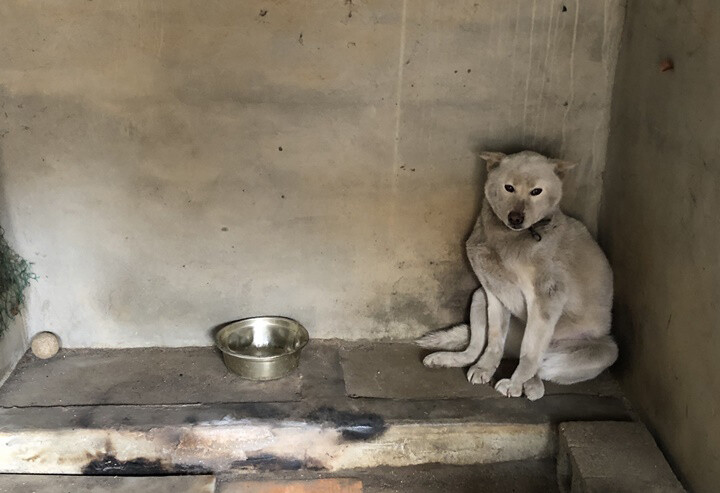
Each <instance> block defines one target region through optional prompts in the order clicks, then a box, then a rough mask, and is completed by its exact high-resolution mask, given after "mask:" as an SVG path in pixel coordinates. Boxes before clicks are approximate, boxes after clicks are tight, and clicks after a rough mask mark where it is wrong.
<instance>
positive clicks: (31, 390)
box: [0, 347, 301, 407]
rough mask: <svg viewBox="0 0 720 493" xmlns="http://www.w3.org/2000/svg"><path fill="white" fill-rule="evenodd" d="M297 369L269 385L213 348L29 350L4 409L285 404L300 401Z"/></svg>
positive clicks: (0, 400) (3, 394)
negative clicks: (243, 374) (229, 365)
mask: <svg viewBox="0 0 720 493" xmlns="http://www.w3.org/2000/svg"><path fill="white" fill-rule="evenodd" d="M300 386H301V376H300V373H299V372H298V371H296V372H294V373H292V374H291V375H289V376H287V377H285V378H283V379H281V380H274V381H270V382H253V381H250V380H244V379H242V378H240V377H239V376H237V375H235V374H233V373H231V372H230V371H228V370H227V369H226V368H225V365H224V364H223V362H222V357H221V355H220V353H219V352H218V351H216V350H214V349H213V348H209V347H206V348H181V349H160V348H147V349H146V348H143V349H112V350H98V349H93V350H84V349H74V350H62V351H61V352H60V353H58V355H57V356H55V357H54V358H52V359H49V360H41V359H38V358H36V357H34V356H33V355H32V354H31V353H30V352H28V353H27V354H26V355H25V356H24V357H23V359H22V360H21V361H20V362H19V363H18V366H17V368H16V369H15V371H14V372H13V373H12V375H11V376H10V378H8V380H7V382H5V385H3V386H2V388H0V406H3V407H27V406H68V405H107V404H193V403H208V402H267V401H272V402H283V401H297V400H299V399H300Z"/></svg>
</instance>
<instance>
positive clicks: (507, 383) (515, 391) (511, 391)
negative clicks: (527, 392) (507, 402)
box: [495, 378, 523, 397]
mask: <svg viewBox="0 0 720 493" xmlns="http://www.w3.org/2000/svg"><path fill="white" fill-rule="evenodd" d="M495 390H497V391H498V392H500V393H501V394H502V395H504V396H505V397H520V396H521V395H522V392H523V386H522V384H521V383H517V382H514V381H513V380H512V379H511V378H503V379H502V380H500V381H499V382H498V383H497V384H495Z"/></svg>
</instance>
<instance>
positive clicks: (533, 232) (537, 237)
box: [528, 217, 552, 241]
mask: <svg viewBox="0 0 720 493" xmlns="http://www.w3.org/2000/svg"><path fill="white" fill-rule="evenodd" d="M550 221H552V219H551V218H549V217H546V218H545V219H540V220H539V221H538V222H536V223H535V224H533V225H532V226H530V227H529V228H528V231H530V235H532V237H533V238H535V241H540V240H542V236H540V233H538V232H537V228H541V227H543V226H547V225H548V224H550Z"/></svg>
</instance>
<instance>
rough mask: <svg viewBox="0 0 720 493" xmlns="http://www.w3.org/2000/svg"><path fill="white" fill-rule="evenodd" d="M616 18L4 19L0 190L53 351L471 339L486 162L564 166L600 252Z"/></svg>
mask: <svg viewBox="0 0 720 493" xmlns="http://www.w3.org/2000/svg"><path fill="white" fill-rule="evenodd" d="M623 3H624V2H623V1H622V0H606V1H604V2H601V1H593V2H580V1H579V0H575V1H570V0H568V1H567V2H561V1H555V0H535V1H532V2H530V1H525V0H515V1H503V2H498V1H492V0H475V1H454V2H437V1H430V0H417V1H395V0H384V1H380V0H378V1H360V0H334V1H331V0H322V1H320V0H312V1H305V2H289V1H275V0H267V1H264V2H236V1H230V0H222V1H205V2H196V1H188V0H184V1H183V0H178V1H172V2H170V1H167V2H163V1H161V0H157V1H129V0H117V1H112V2H100V1H94V2H93V1H86V0H82V1H80V0H67V1H63V2H55V1H37V2H24V1H19V0H6V1H3V2H2V3H1V4H0V23H2V25H1V26H0V97H1V98H2V102H3V108H2V112H3V113H4V114H3V113H0V128H1V129H2V131H1V132H0V133H1V134H2V136H3V137H2V140H0V144H1V145H2V147H3V151H4V164H3V176H4V180H5V183H4V184H3V186H4V187H5V190H6V196H7V198H8V202H9V205H10V214H11V215H12V217H13V220H14V222H15V224H16V226H17V240H18V248H19V250H20V251H21V253H22V254H23V255H25V256H26V257H28V258H29V259H30V260H32V261H34V262H35V263H36V270H37V271H38V273H39V274H40V275H41V280H40V281H39V282H38V283H36V284H35V286H34V288H33V292H32V293H31V300H30V306H29V313H28V321H29V324H30V331H31V332H33V333H34V332H37V331H40V330H53V331H55V332H57V333H58V334H60V336H61V337H62V339H63V341H64V344H65V345H66V346H152V345H169V346H179V345H195V344H208V343H209V342H210V339H209V335H208V333H209V330H210V329H211V328H212V327H213V326H215V325H216V324H220V323H222V322H224V321H227V320H231V319H234V318H237V317H242V316H250V315H257V314H285V315H289V316H292V317H296V318H297V319H299V320H301V321H302V322H304V323H305V324H306V325H307V326H308V328H309V330H310V332H311V335H312V336H314V337H334V336H337V337H346V338H381V337H412V336H415V335H418V334H420V333H422V332H424V331H426V330H427V329H430V328H435V327H439V326H443V325H447V324H449V323H452V322H455V321H458V320H460V319H462V318H463V316H464V314H465V310H466V307H467V303H468V296H469V294H470V292H471V291H472V289H473V288H474V286H475V282H476V281H475V279H474V277H473V276H472V274H471V273H470V271H469V269H468V266H467V265H466V262H465V260H464V254H463V250H462V245H463V242H464V238H465V237H466V235H467V234H468V233H469V230H470V228H471V226H472V223H473V217H474V215H475V214H476V212H477V209H478V205H479V197H480V190H481V175H482V173H481V171H480V169H481V166H480V165H479V163H478V162H477V160H476V158H475V151H476V150H477V149H478V148H483V149H492V150H503V149H505V150H507V149H520V148H525V147H530V148H535V149H539V150H541V151H546V152H549V153H552V154H554V155H558V156H563V157H565V158H569V159H575V160H579V161H581V162H582V166H580V167H579V169H578V171H577V172H576V173H575V174H574V176H573V177H572V179H571V182H570V186H569V192H568V200H567V207H568V209H569V210H570V212H572V213H574V214H576V215H579V216H581V217H583V218H584V219H585V220H586V221H587V222H588V224H589V226H590V227H591V229H593V230H594V229H595V225H596V219H597V210H598V204H599V200H600V190H601V187H600V183H601V173H602V170H603V166H604V162H605V149H606V145H605V144H606V139H607V124H608V121H609V99H610V87H611V81H612V79H613V70H614V65H615V60H616V50H617V44H618V42H619V36H620V35H619V33H620V26H621V23H622V18H623V15H624V9H623Z"/></svg>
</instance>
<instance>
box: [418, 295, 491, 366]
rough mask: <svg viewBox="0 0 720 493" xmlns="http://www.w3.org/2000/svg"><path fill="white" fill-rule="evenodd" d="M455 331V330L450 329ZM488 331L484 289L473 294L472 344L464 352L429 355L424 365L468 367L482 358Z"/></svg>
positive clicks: (471, 317) (471, 307)
mask: <svg viewBox="0 0 720 493" xmlns="http://www.w3.org/2000/svg"><path fill="white" fill-rule="evenodd" d="M450 330H453V329H450ZM486 331H487V300H486V298H485V291H484V290H483V288H478V289H477V290H476V291H475V293H473V298H472V304H471V306H470V342H469V343H468V345H467V347H466V348H465V349H464V350H463V351H455V352H453V351H441V352H437V353H432V354H429V355H428V356H426V357H425V359H424V360H423V364H424V365H425V366H427V367H430V368H436V367H448V368H455V367H462V366H468V365H470V364H472V363H474V362H475V360H477V359H478V358H479V357H480V353H482V350H483V347H485V337H486Z"/></svg>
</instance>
